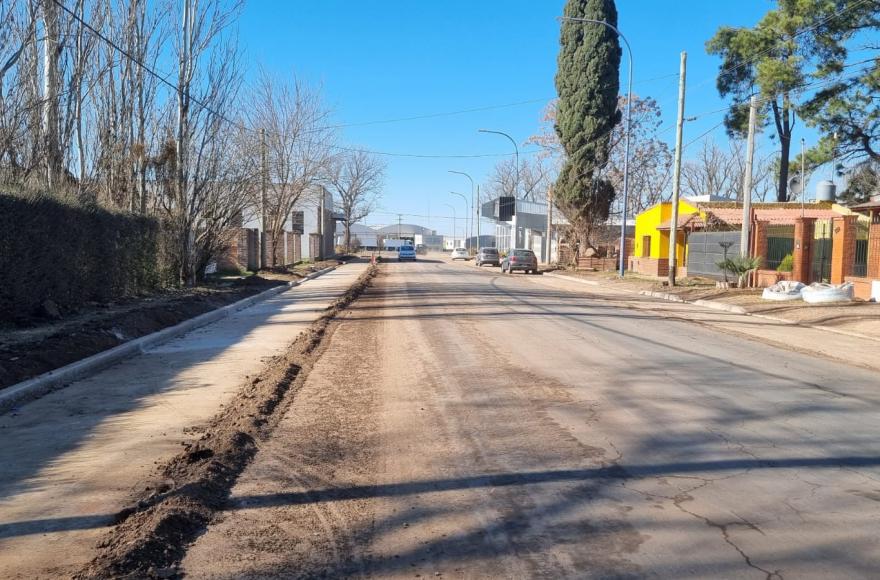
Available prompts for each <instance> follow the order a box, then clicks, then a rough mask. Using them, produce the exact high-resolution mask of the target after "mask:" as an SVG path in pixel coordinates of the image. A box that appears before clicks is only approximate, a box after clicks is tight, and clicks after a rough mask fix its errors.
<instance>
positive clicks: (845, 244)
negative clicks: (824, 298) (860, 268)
mask: <svg viewBox="0 0 880 580" xmlns="http://www.w3.org/2000/svg"><path fill="white" fill-rule="evenodd" d="M857 219H858V216H854V215H848V216H842V217H836V218H834V219H833V220H832V221H831V232H832V236H833V241H832V243H831V283H832V284H843V283H844V281H845V280H846V277H847V276H852V270H853V262H855V258H856V220H857Z"/></svg>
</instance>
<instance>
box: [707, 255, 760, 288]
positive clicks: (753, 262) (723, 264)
mask: <svg viewBox="0 0 880 580" xmlns="http://www.w3.org/2000/svg"><path fill="white" fill-rule="evenodd" d="M763 262H764V258H762V257H761V256H755V257H753V258H752V257H749V256H736V257H733V258H725V259H724V260H721V261H720V262H716V264H715V265H716V266H718V268H719V269H721V270H722V271H723V272H724V273H730V274H733V275H734V276H736V277H737V280H738V283H737V286H738V287H739V288H745V280H746V276H748V275H749V272H751V271H753V270H757V269H758V268H760V267H761V264H762V263H763Z"/></svg>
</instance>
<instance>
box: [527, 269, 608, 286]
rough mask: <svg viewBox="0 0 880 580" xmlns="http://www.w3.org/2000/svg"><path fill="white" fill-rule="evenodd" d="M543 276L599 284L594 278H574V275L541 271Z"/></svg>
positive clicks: (579, 282)
mask: <svg viewBox="0 0 880 580" xmlns="http://www.w3.org/2000/svg"><path fill="white" fill-rule="evenodd" d="M541 274H542V275H544V276H547V277H549V278H559V279H560V280H569V281H571V282H577V283H578V284H586V285H587V286H601V284H599V283H598V282H596V281H595V280H584V279H583V278H576V277H574V276H566V275H565V274H554V273H553V272H542V273H541Z"/></svg>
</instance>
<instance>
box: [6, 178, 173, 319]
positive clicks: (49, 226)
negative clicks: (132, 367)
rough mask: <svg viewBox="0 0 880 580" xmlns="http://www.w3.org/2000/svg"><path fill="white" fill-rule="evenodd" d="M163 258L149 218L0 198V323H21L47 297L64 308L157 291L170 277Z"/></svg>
mask: <svg viewBox="0 0 880 580" xmlns="http://www.w3.org/2000/svg"><path fill="white" fill-rule="evenodd" d="M166 253H167V252H166V241H165V240H164V237H163V235H162V230H161V228H160V224H159V222H158V221H157V220H155V219H153V218H149V217H144V216H136V215H128V214H122V213H115V212H110V211H107V210H104V209H101V208H99V207H97V206H90V205H79V204H77V203H75V202H66V201H60V200H58V199H54V198H51V197H48V196H42V195H4V194H0V269H2V271H3V273H4V277H5V280H4V284H3V285H2V286H0V318H2V319H5V320H20V319H26V318H28V317H30V316H31V315H33V314H34V312H35V311H38V310H39V309H40V307H41V305H42V304H43V303H44V302H45V301H46V300H51V301H53V302H54V303H55V304H56V305H57V306H58V307H59V308H60V309H61V310H62V311H63V310H71V309H76V308H77V307H79V306H81V305H82V304H83V303H85V302H90V301H95V302H109V301H111V300H114V299H118V298H120V297H123V296H128V295H133V294H137V293H140V292H144V291H148V290H152V289H155V288H157V287H159V286H161V285H164V284H165V283H166V282H167V281H168V280H169V276H168V275H167V272H166V271H165V262H164V259H165V255H166Z"/></svg>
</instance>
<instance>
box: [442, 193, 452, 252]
mask: <svg viewBox="0 0 880 580" xmlns="http://www.w3.org/2000/svg"><path fill="white" fill-rule="evenodd" d="M443 205H445V206H446V207H448V208H449V209H451V210H452V249H453V250H454V249H455V206H454V205H452V204H451V203H444V204H443Z"/></svg>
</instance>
